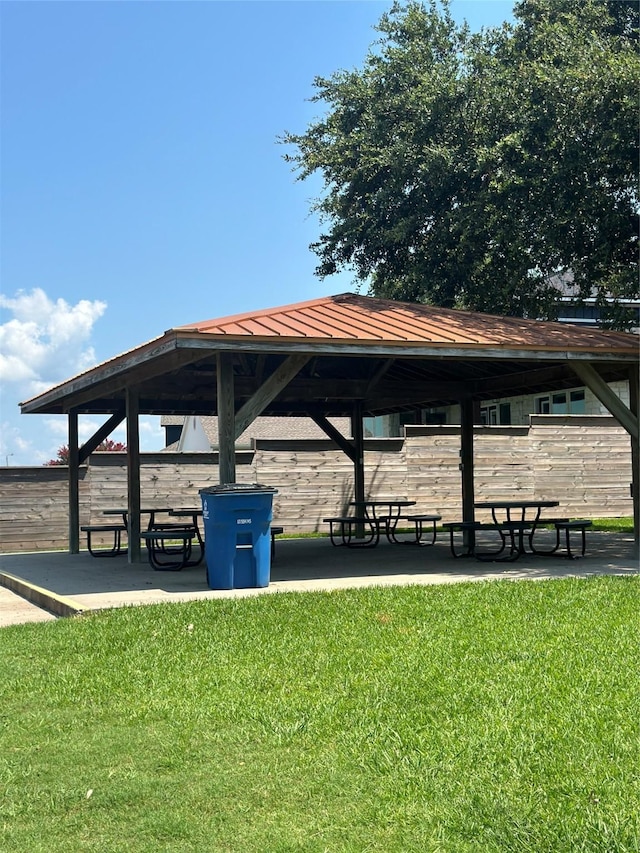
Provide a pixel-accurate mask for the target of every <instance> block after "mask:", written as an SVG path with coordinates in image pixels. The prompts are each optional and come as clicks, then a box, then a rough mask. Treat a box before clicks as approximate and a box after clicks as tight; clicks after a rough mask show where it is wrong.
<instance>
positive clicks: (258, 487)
mask: <svg viewBox="0 0 640 853" xmlns="http://www.w3.org/2000/svg"><path fill="white" fill-rule="evenodd" d="M277 491H278V490H277V489H274V487H273V486H264V485H262V483H223V484H221V485H219V486H208V487H207V488H206V489H200V490H199V492H198V494H201V495H228V494H236V493H240V492H271V493H273V494H275V493H277Z"/></svg>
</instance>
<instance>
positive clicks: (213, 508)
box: [200, 483, 278, 589]
mask: <svg viewBox="0 0 640 853" xmlns="http://www.w3.org/2000/svg"><path fill="white" fill-rule="evenodd" d="M277 491H278V490H277V489H273V488H271V487H270V486H262V485H259V484H258V483H256V484H254V485H251V484H250V485H245V484H244V483H227V484H226V485H222V486H211V487H209V488H206V489H200V496H201V498H202V520H203V526H204V556H205V561H206V563H207V584H208V586H209V589H247V588H251V587H265V586H269V578H270V574H271V536H270V528H271V519H272V516H273V496H274V494H276V493H277Z"/></svg>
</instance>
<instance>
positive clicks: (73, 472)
mask: <svg viewBox="0 0 640 853" xmlns="http://www.w3.org/2000/svg"><path fill="white" fill-rule="evenodd" d="M68 420H69V553H70V554H79V553H80V454H79V451H78V413H77V412H69V415H68Z"/></svg>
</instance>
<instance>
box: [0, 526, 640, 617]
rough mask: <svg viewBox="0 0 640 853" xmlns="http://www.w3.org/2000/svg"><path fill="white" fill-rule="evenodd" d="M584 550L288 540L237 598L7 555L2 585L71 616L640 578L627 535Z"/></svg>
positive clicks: (187, 576)
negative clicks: (284, 597)
mask: <svg viewBox="0 0 640 853" xmlns="http://www.w3.org/2000/svg"><path fill="white" fill-rule="evenodd" d="M587 547H588V553H587V556H586V557H585V558H584V559H580V560H566V559H563V558H561V557H556V556H554V557H535V556H525V557H521V558H520V559H519V560H517V561H516V562H514V563H482V562H478V561H477V560H473V559H459V560H455V559H453V557H452V556H451V554H450V551H449V547H448V543H447V542H445V541H439V542H437V543H436V544H435V545H434V546H432V547H416V546H413V545H391V544H389V543H387V542H386V541H385V542H381V543H380V544H379V545H378V547H376V548H366V549H350V548H349V549H348V548H343V547H339V548H334V547H332V546H331V544H330V543H329V541H328V540H327V539H284V540H280V541H278V544H277V553H276V559H275V562H274V564H273V565H272V567H271V580H270V584H269V586H268V587H267V588H265V589H235V590H212V589H209V587H208V586H207V580H206V572H205V569H204V566H198V567H194V568H188V569H184V570H183V571H181V572H158V571H154V570H153V569H152V568H151V566H150V565H149V564H148V562H146V561H145V562H142V563H139V564H129V562H128V560H127V557H126V556H120V557H112V558H98V559H96V558H95V557H92V556H91V555H90V554H88V552H86V551H85V552H82V553H80V554H68V553H66V552H49V553H43V552H38V553H29V554H25V553H23V554H2V555H0V585H4V586H5V587H6V586H9V587H12V589H13V590H14V592H15V591H20V589H21V592H20V594H21V595H22V596H24V597H26V598H31V600H37V599H38V596H40V598H39V603H40V604H41V606H43V607H45V608H47V609H48V610H53V612H55V613H58V614H60V615H71V614H72V613H74V612H77V613H81V612H84V611H89V610H101V609H105V608H111V607H121V606H126V605H142V604H153V603H157V602H171V601H189V600H193V599H216V598H230V597H234V598H235V597H240V596H249V595H262V594H265V593H267V594H268V593H274V592H293V591H295V592H302V591H309V590H331V589H340V588H342V589H345V588H349V587H362V586H374V585H377V586H389V585H399V584H443V583H458V582H461V581H479V580H499V579H509V580H519V579H529V580H531V579H534V580H542V579H545V578H558V577H569V576H573V577H590V576H594V575H601V574H617V575H634V574H637V573H638V571H639V564H638V558H637V553H636V551H635V550H634V543H633V538H632V537H631V536H630V535H624V534H618V533H597V532H590V533H589V534H588V546H587ZM20 584H22V587H20V589H19V588H18V587H19V585H20ZM34 590H35V592H34ZM43 593H44V598H43V597H42V595H43ZM47 595H48V596H49V598H48V599H47ZM7 618H8V617H7ZM45 618H47V617H45ZM2 624H8V623H7V622H4V621H3V616H2V610H0V625H2Z"/></svg>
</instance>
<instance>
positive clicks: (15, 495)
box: [0, 415, 633, 552]
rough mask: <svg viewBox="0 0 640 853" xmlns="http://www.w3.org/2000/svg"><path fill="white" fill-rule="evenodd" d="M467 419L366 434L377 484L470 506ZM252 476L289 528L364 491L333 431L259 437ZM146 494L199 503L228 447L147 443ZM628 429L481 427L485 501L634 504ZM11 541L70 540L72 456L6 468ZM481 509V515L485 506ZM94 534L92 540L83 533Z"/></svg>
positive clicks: (2, 530) (585, 509)
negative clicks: (321, 435)
mask: <svg viewBox="0 0 640 853" xmlns="http://www.w3.org/2000/svg"><path fill="white" fill-rule="evenodd" d="M459 450H460V435H459V429H458V428H457V427H451V426H433V427H427V426H425V427H407V428H406V436H405V438H403V439H401V438H397V439H369V440H367V441H366V443H365V469H366V477H367V481H366V487H367V492H368V494H369V495H375V496H376V497H381V498H387V497H389V498H402V499H404V498H406V499H409V500H415V501H416V502H417V505H416V508H415V511H416V512H419V511H424V512H426V511H434V512H438V513H439V514H440V515H442V517H443V519H445V520H446V519H450V520H455V519H456V518H459V517H460V513H461V495H460V489H461V485H460V483H461V479H460V478H461V475H460V470H459V462H460V457H459ZM236 464H237V468H236V470H237V479H238V482H241V483H265V484H268V485H271V486H274V487H276V488H277V489H278V494H277V495H276V496H275V498H274V518H276V519H277V520H278V523H279V524H282V525H284V527H285V529H286V531H287V532H288V533H295V532H306V531H316V530H323V529H325V527H326V525H323V524H322V519H323V518H325V517H326V516H331V515H336V514H339V513H343V512H345V511H346V509H347V505H348V503H349V501H350V500H352V499H353V483H352V479H353V467H352V464H351V462H350V461H349V460H348V458H347V457H346V456H345V455H344V453H342V451H341V450H339V449H338V448H337V446H336V445H335V444H334V443H333V442H331V441H329V440H326V441H325V440H320V441H316V440H308V441H281V440H278V441H275V440H273V441H270V440H264V439H260V440H258V441H256V444H255V448H254V449H253V450H252V451H242V452H239V453H238V455H237V463H236ZM141 466H142V467H141V500H142V504H143V506H144V505H145V504H150V505H153V504H156V505H160V506H173V507H176V508H179V507H190V506H198V505H199V504H200V496H199V489H201V488H206V487H207V486H212V485H216V484H217V483H218V467H217V454H214V453H210V454H209V453H192V454H184V453H164V452H163V453H143V454H142V455H141ZM630 482H631V451H630V441H629V436H628V435H627V433H626V432H625V431H624V430H623V429H622V428H621V427H620V426H618V424H617V423H616V421H615V420H614V419H613V418H610V417H580V416H552V415H551V416H550V415H543V416H532V418H531V423H530V426H529V427H477V428H476V430H475V493H476V500H491V499H494V500H497V499H500V498H504V499H509V498H513V497H514V496H518V497H520V498H541V499H547V498H553V499H556V500H558V501H560V508H559V512H561V513H562V515H568V516H588V517H619V516H630V515H631V514H632V512H633V509H632V502H631V497H630V491H629V484H630ZM0 487H1V491H0V550H2V551H5V552H13V551H29V550H49V549H54V548H64V547H66V546H67V542H68V509H67V504H68V472H67V468H66V467H65V466H60V467H57V466H56V467H38V468H0ZM126 504H127V475H126V456H125V454H119V453H95V454H93V455H92V456H91V458H90V460H89V464H88V465H87V466H85V467H83V468H82V469H81V474H80V518H81V524H88V523H90V522H93V523H100V522H104V520H105V519H104V518H103V516H102V511H103V510H105V509H109V508H115V507H119V506H126ZM479 517H481V516H479ZM83 545H84V543H83Z"/></svg>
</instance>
